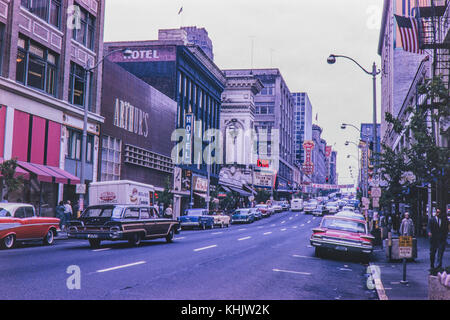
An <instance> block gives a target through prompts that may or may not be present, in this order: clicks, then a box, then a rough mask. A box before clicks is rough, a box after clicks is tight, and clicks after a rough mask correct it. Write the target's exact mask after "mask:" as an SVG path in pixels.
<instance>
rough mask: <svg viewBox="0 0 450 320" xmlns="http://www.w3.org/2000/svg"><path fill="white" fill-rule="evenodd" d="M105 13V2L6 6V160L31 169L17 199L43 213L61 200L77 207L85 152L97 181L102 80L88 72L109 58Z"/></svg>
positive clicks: (2, 19)
mask: <svg viewBox="0 0 450 320" xmlns="http://www.w3.org/2000/svg"><path fill="white" fill-rule="evenodd" d="M104 10H105V3H104V1H102V0H87V1H74V0H68V1H59V0H48V1H47V0H43V1H28V0H21V1H19V0H2V1H0V75H1V76H0V105H2V108H1V109H2V111H1V112H0V113H1V115H2V116H1V117H0V131H1V135H2V136H3V138H4V139H3V142H2V146H1V147H2V148H0V156H1V157H2V158H3V159H5V160H9V159H17V160H18V161H20V166H21V167H23V168H25V170H27V171H29V172H30V180H29V181H27V182H26V187H25V189H24V194H23V195H15V199H10V200H11V201H17V200H21V201H26V202H30V203H33V204H36V205H38V204H39V203H40V207H45V208H47V209H45V210H42V211H41V214H43V215H51V214H53V209H54V207H55V205H56V203H57V202H58V201H60V200H63V199H64V200H66V199H70V200H72V202H74V203H76V202H77V200H78V195H77V194H76V193H75V184H76V183H79V182H80V179H79V178H80V176H81V172H80V169H81V150H82V148H84V147H85V148H86V151H87V152H86V162H87V165H86V172H85V178H86V181H87V182H89V181H96V180H97V175H96V172H97V159H98V146H99V137H98V135H99V132H100V125H101V124H102V123H103V118H102V117H101V116H100V114H99V112H100V90H101V79H102V76H101V69H94V70H92V71H91V72H90V74H89V76H88V74H87V72H86V71H85V70H86V69H89V68H91V67H93V66H95V64H96V63H97V62H99V57H102V56H103V23H104ZM88 79H90V80H89V85H88V84H87V81H88ZM85 107H86V108H87V109H88V126H87V131H88V136H87V145H86V146H82V130H83V115H84V108H85ZM57 170H62V171H61V172H59V173H58V172H56V171H57ZM65 175H66V177H65ZM44 211H46V212H44Z"/></svg>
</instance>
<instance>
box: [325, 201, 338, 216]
mask: <svg viewBox="0 0 450 320" xmlns="http://www.w3.org/2000/svg"><path fill="white" fill-rule="evenodd" d="M325 207H326V209H327V210H328V212H329V213H331V214H334V213H336V212H338V210H339V206H338V204H337V202H328V203H327V204H326V205H325Z"/></svg>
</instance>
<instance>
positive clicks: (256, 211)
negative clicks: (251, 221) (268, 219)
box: [250, 208, 263, 220]
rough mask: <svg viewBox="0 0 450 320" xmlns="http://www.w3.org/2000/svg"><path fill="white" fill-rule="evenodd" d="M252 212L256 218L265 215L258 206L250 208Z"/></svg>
mask: <svg viewBox="0 0 450 320" xmlns="http://www.w3.org/2000/svg"><path fill="white" fill-rule="evenodd" d="M250 212H251V213H252V214H253V216H254V217H255V220H261V219H262V217H263V216H262V213H261V210H259V209H258V208H250Z"/></svg>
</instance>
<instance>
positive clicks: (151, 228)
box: [139, 207, 156, 236]
mask: <svg viewBox="0 0 450 320" xmlns="http://www.w3.org/2000/svg"><path fill="white" fill-rule="evenodd" d="M152 210H154V209H153V208H149V207H142V208H141V213H140V216H139V220H141V223H142V224H143V225H144V229H145V232H146V233H147V236H151V235H153V234H154V233H155V226H156V224H155V220H154V219H152Z"/></svg>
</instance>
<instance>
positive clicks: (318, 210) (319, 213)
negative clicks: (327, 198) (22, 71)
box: [312, 204, 328, 216]
mask: <svg viewBox="0 0 450 320" xmlns="http://www.w3.org/2000/svg"><path fill="white" fill-rule="evenodd" d="M327 212H328V211H327V210H326V208H325V206H324V205H322V204H319V205H317V207H316V208H315V209H314V210H313V211H312V214H313V215H314V216H323V215H325V213H327Z"/></svg>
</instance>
